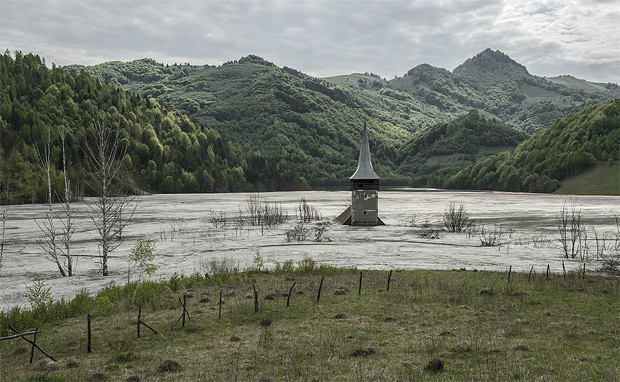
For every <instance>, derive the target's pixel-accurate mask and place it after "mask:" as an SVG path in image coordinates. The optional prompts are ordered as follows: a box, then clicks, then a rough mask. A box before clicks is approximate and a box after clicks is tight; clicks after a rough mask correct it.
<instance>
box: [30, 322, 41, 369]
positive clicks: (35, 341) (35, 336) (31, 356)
mask: <svg viewBox="0 0 620 382" xmlns="http://www.w3.org/2000/svg"><path fill="white" fill-rule="evenodd" d="M38 331H39V328H35V329H34V338H33V339H32V349H30V363H32V359H33V358H34V345H35V344H36V343H37V334H38V333H37V332H38Z"/></svg>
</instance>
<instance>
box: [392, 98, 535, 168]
mask: <svg viewBox="0 0 620 382" xmlns="http://www.w3.org/2000/svg"><path fill="white" fill-rule="evenodd" d="M525 138H526V136H525V134H524V133H522V132H519V131H516V130H514V129H512V128H510V127H508V126H506V125H504V124H503V123H501V122H499V121H498V120H497V119H486V118H484V117H482V116H480V114H479V113H478V111H476V110H472V111H470V112H469V113H468V114H466V115H464V116H461V117H458V118H456V119H455V120H452V121H450V122H443V123H439V124H437V125H434V126H431V127H429V128H427V129H424V130H421V131H419V132H418V133H416V134H415V135H414V137H413V138H412V139H411V140H410V141H409V142H407V143H406V144H405V145H404V146H403V149H402V150H401V152H400V155H399V158H398V162H399V163H400V166H399V172H401V173H404V174H408V175H412V176H419V175H425V174H430V173H432V172H434V171H436V170H438V169H440V168H443V167H464V166H466V165H468V164H470V163H471V162H472V161H473V162H476V160H478V159H479V157H480V155H484V154H485V153H483V152H481V151H482V150H481V149H483V148H484V149H485V150H487V151H489V150H490V151H491V152H496V151H497V150H493V149H499V150H506V149H507V148H510V147H512V148H514V147H516V146H517V145H518V144H519V143H521V142H522V141H524V140H525ZM438 157H444V158H443V159H444V160H443V162H442V163H440V162H438V161H437V160H433V159H436V158H438Z"/></svg>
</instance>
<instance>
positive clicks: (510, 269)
mask: <svg viewBox="0 0 620 382" xmlns="http://www.w3.org/2000/svg"><path fill="white" fill-rule="evenodd" d="M510 273H512V265H511V266H510V267H509V268H508V283H510Z"/></svg>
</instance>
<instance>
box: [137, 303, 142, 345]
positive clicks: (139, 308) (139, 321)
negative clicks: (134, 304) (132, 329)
mask: <svg viewBox="0 0 620 382" xmlns="http://www.w3.org/2000/svg"><path fill="white" fill-rule="evenodd" d="M140 316H142V303H140V304H139V305H138V338H140V323H141V322H142V321H141V320H140Z"/></svg>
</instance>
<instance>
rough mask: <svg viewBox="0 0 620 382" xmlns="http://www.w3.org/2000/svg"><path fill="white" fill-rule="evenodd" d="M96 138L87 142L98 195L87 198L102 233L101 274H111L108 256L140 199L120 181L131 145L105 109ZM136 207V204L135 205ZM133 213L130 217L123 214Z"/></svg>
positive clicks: (98, 115)
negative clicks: (123, 161) (122, 143)
mask: <svg viewBox="0 0 620 382" xmlns="http://www.w3.org/2000/svg"><path fill="white" fill-rule="evenodd" d="M92 133H93V140H92V142H90V143H88V142H87V144H86V150H85V151H86V154H87V157H88V161H89V167H90V171H91V174H92V177H93V179H92V180H93V181H92V183H91V188H92V190H93V192H94V194H95V196H94V197H93V198H91V199H89V200H87V202H86V203H87V205H88V207H89V208H90V211H91V214H90V217H91V219H92V221H93V223H94V224H95V227H96V229H97V233H98V235H99V237H98V239H97V242H98V244H99V251H100V252H99V260H100V265H101V273H102V274H103V275H104V276H107V275H108V271H109V270H108V257H109V256H110V253H111V252H112V251H114V250H115V249H116V248H118V246H119V245H120V244H121V243H122V241H120V240H117V241H116V242H115V241H114V239H115V238H116V237H119V235H120V232H122V230H123V228H124V227H125V226H126V225H127V224H128V222H129V221H130V220H131V217H132V216H133V212H135V208H136V202H137V199H136V198H135V197H131V196H127V194H126V193H125V190H124V189H123V187H122V186H121V185H120V182H119V181H118V179H117V178H118V176H119V173H120V171H121V168H122V164H123V163H122V158H123V157H124V156H125V153H126V151H127V147H125V146H122V145H121V137H120V126H118V125H117V126H112V125H111V123H110V122H109V120H108V116H107V115H106V113H105V112H104V111H102V110H99V111H97V112H93V126H92ZM132 206H133V207H132ZM124 212H129V217H123V213H124Z"/></svg>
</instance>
